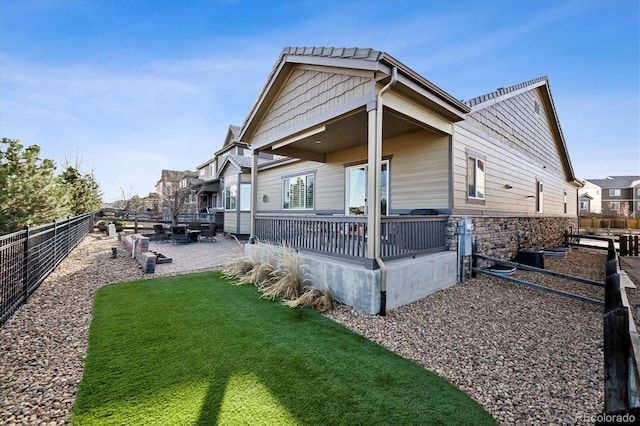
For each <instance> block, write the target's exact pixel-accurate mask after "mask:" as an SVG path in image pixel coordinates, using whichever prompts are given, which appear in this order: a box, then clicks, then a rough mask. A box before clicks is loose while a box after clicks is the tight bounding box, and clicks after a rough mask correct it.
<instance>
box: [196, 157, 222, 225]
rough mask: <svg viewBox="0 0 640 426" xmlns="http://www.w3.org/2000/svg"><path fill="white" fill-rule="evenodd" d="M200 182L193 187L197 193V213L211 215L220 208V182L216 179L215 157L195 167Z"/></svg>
mask: <svg viewBox="0 0 640 426" xmlns="http://www.w3.org/2000/svg"><path fill="white" fill-rule="evenodd" d="M196 170H197V172H198V179H199V180H200V182H199V183H198V184H197V185H196V186H195V187H194V189H195V190H196V192H197V193H198V206H199V207H198V213H213V212H214V211H215V210H216V209H217V208H219V207H221V206H220V204H219V202H220V198H221V197H220V193H221V191H222V190H221V188H220V180H219V179H218V178H216V172H217V170H216V157H213V158H210V159H209V160H207V161H205V162H204V163H202V164H200V165H199V166H197V167H196Z"/></svg>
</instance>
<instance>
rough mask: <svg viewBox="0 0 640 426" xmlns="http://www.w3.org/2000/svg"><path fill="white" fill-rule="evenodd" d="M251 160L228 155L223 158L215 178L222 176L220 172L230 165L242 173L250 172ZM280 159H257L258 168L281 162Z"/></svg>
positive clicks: (240, 156)
mask: <svg viewBox="0 0 640 426" xmlns="http://www.w3.org/2000/svg"><path fill="white" fill-rule="evenodd" d="M252 161H253V159H252V158H250V157H244V156H242V155H237V154H229V155H227V156H226V157H225V159H224V161H223V162H222V164H221V165H220V167H219V168H218V172H217V173H216V178H219V177H220V175H221V174H222V171H223V170H224V169H225V168H226V167H227V165H229V164H232V165H234V166H236V167H237V168H238V170H242V171H251V165H252ZM281 161H282V159H267V158H260V157H258V167H259V168H260V167H262V166H266V165H268V164H271V163H278V162H281Z"/></svg>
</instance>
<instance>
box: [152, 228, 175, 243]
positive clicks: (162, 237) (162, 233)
mask: <svg viewBox="0 0 640 426" xmlns="http://www.w3.org/2000/svg"><path fill="white" fill-rule="evenodd" d="M153 232H154V235H153V239H154V241H157V242H162V241H164V242H167V241H169V239H170V238H171V235H169V234H168V233H167V231H166V230H165V229H164V225H160V224H156V225H153Z"/></svg>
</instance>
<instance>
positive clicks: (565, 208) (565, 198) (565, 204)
mask: <svg viewBox="0 0 640 426" xmlns="http://www.w3.org/2000/svg"><path fill="white" fill-rule="evenodd" d="M563 201H564V212H565V213H566V212H567V190H566V189H565V190H564V198H563Z"/></svg>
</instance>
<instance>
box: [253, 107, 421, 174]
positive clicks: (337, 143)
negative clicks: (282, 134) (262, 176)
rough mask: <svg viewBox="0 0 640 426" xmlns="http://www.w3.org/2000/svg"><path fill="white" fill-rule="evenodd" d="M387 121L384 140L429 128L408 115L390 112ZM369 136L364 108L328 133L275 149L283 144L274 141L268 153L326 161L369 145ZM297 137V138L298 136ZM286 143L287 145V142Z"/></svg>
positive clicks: (337, 122)
mask: <svg viewBox="0 0 640 426" xmlns="http://www.w3.org/2000/svg"><path fill="white" fill-rule="evenodd" d="M383 120H384V121H383V125H382V137H383V139H388V138H393V137H396V136H400V135H404V134H408V133H412V132H415V131H417V130H421V129H425V126H423V125H420V124H419V123H416V122H415V121H412V120H410V119H409V118H407V117H406V116H404V115H402V114H400V113H398V112H395V111H390V110H386V109H385V111H384V119H383ZM429 130H433V129H429ZM367 133H368V132H367V112H366V111H365V110H364V109H362V110H360V111H358V112H356V113H352V114H349V115H346V116H344V117H341V118H338V119H336V120H333V121H331V122H329V123H327V124H325V125H324V131H321V132H319V133H315V134H312V135H310V136H306V137H304V138H300V139H297V140H295V142H292V143H289V144H286V145H284V146H281V147H278V148H275V149H274V148H273V147H274V146H278V144H279V143H282V141H277V142H274V143H273V144H272V146H271V149H270V150H269V149H266V150H265V151H267V152H272V153H274V154H277V155H284V156H288V157H293V158H300V159H306V160H313V161H319V162H325V161H326V155H327V154H330V153H333V152H337V151H342V150H344V149H348V148H352V147H355V146H358V145H366V144H367ZM293 137H294V138H295V135H294V136H293ZM284 141H285V142H286V139H285V140H284Z"/></svg>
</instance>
